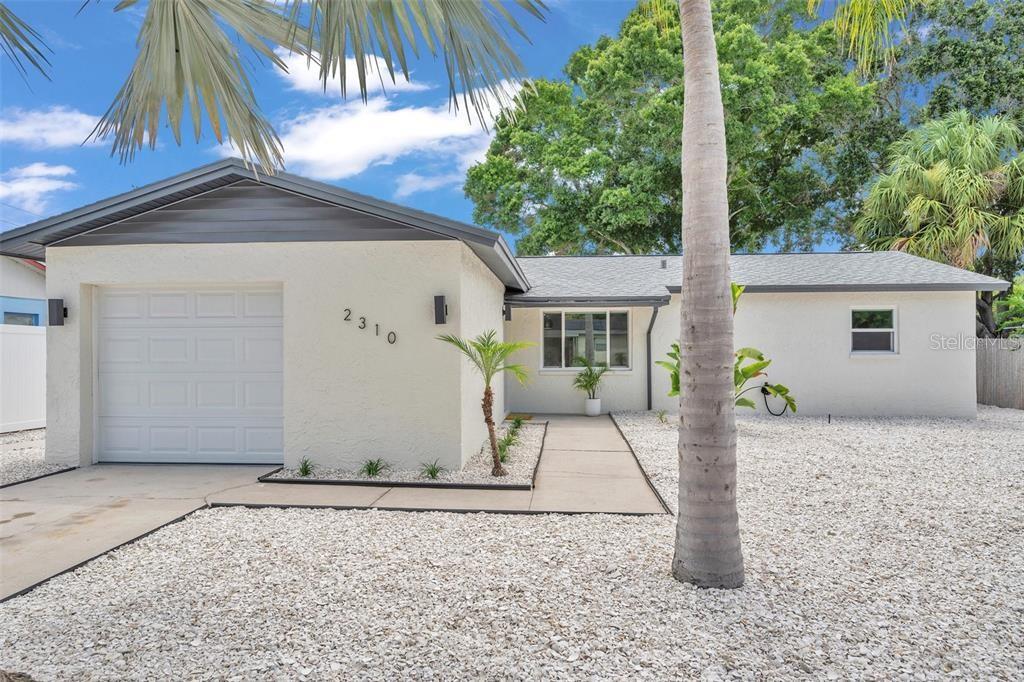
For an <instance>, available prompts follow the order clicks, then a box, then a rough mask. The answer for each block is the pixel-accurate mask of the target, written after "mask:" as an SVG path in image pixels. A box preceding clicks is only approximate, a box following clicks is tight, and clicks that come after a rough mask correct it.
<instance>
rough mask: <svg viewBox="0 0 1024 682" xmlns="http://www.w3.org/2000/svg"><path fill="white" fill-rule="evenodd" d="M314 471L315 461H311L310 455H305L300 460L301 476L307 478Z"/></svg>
mask: <svg viewBox="0 0 1024 682" xmlns="http://www.w3.org/2000/svg"><path fill="white" fill-rule="evenodd" d="M312 473H313V463H312V462H311V461H309V457H303V458H302V461H301V462H299V476H302V477H303V478H305V477H306V476H309V475H310V474H312Z"/></svg>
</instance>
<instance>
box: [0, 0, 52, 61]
mask: <svg viewBox="0 0 1024 682" xmlns="http://www.w3.org/2000/svg"><path fill="white" fill-rule="evenodd" d="M49 49H50V48H48V47H47V46H46V43H45V42H43V37H42V36H41V35H39V33H38V32H37V31H36V30H35V29H34V28H32V27H31V26H29V25H28V24H26V23H25V22H24V21H22V19H21V18H20V17H19V16H18V15H17V14H15V13H14V12H12V11H11V10H10V9H9V8H8V7H7V5H6V4H5V3H2V2H0V51H2V52H3V53H4V54H5V55H6V56H7V58H8V59H10V60H11V62H13V63H14V66H15V67H16V68H17V69H18V72H19V73H20V74H21V75H22V77H23V78H24V77H25V76H26V75H27V70H26V68H25V63H24V62H23V61H22V60H25V62H28V64H29V65H30V66H32V67H33V68H34V69H35V70H36V71H38V72H39V73H41V74H42V75H43V76H44V77H45V78H46V79H49V78H50V76H49V75H48V74H47V73H46V69H47V67H49V66H50V60H48V59H47V58H46V55H45V54H44V53H43V50H47V51H49Z"/></svg>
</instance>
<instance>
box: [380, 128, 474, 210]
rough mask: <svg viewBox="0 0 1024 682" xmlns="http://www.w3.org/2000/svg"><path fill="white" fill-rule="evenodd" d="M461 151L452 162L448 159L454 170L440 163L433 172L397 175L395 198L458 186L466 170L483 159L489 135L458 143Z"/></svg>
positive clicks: (464, 178)
mask: <svg viewBox="0 0 1024 682" xmlns="http://www.w3.org/2000/svg"><path fill="white" fill-rule="evenodd" d="M460 146H461V151H458V152H457V153H455V154H454V164H452V163H451V161H452V159H449V163H448V164H447V166H448V168H450V167H451V166H452V165H454V167H455V170H454V171H452V170H446V169H445V167H444V166H443V165H442V166H441V168H438V169H437V172H436V173H434V174H423V173H404V174H402V175H400V176H398V185H397V187H396V188H395V198H396V199H404V198H405V197H408V196H410V195H412V194H416V193H417V192H433V191H435V190H439V189H447V188H449V187H460V186H461V185H462V183H463V182H464V181H465V180H466V171H467V170H469V167H470V166H472V165H473V164H475V163H479V162H480V161H483V160H484V156H486V154H487V148H488V147H490V146H491V136H490V135H487V134H485V135H481V136H478V137H474V138H470V139H467V140H465V141H464V142H462V143H460Z"/></svg>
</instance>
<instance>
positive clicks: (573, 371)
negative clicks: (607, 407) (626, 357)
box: [537, 367, 633, 376]
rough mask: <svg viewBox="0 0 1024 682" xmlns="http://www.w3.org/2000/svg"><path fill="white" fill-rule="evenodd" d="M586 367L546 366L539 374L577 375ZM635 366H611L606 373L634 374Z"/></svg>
mask: <svg viewBox="0 0 1024 682" xmlns="http://www.w3.org/2000/svg"><path fill="white" fill-rule="evenodd" d="M583 369H584V368H583V367H546V368H542V369H538V370H537V374H570V375H572V376H575V375H577V374H579V373H580V372H581V371H582V370H583ZM632 373H633V368H631V367H630V368H625V367H623V368H621V369H618V368H609V369H608V371H607V372H606V373H605V374H608V375H610V374H632Z"/></svg>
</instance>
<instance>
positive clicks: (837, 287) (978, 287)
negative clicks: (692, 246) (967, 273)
mask: <svg viewBox="0 0 1024 682" xmlns="http://www.w3.org/2000/svg"><path fill="white" fill-rule="evenodd" d="M1009 287H1010V283H1009V282H1004V281H1002V280H993V281H992V282H942V283H931V284H780V285H760V284H750V285H745V286H744V287H743V291H744V293H752V294H787V293H790V294H797V293H830V292H836V293H845V292H850V293H856V292H865V293H869V292H885V291H902V292H913V291H1006V289H1008V288H1009ZM666 288H667V289H668V291H669V293H672V294H678V293H681V292H682V287H680V286H669V287H666Z"/></svg>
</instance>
